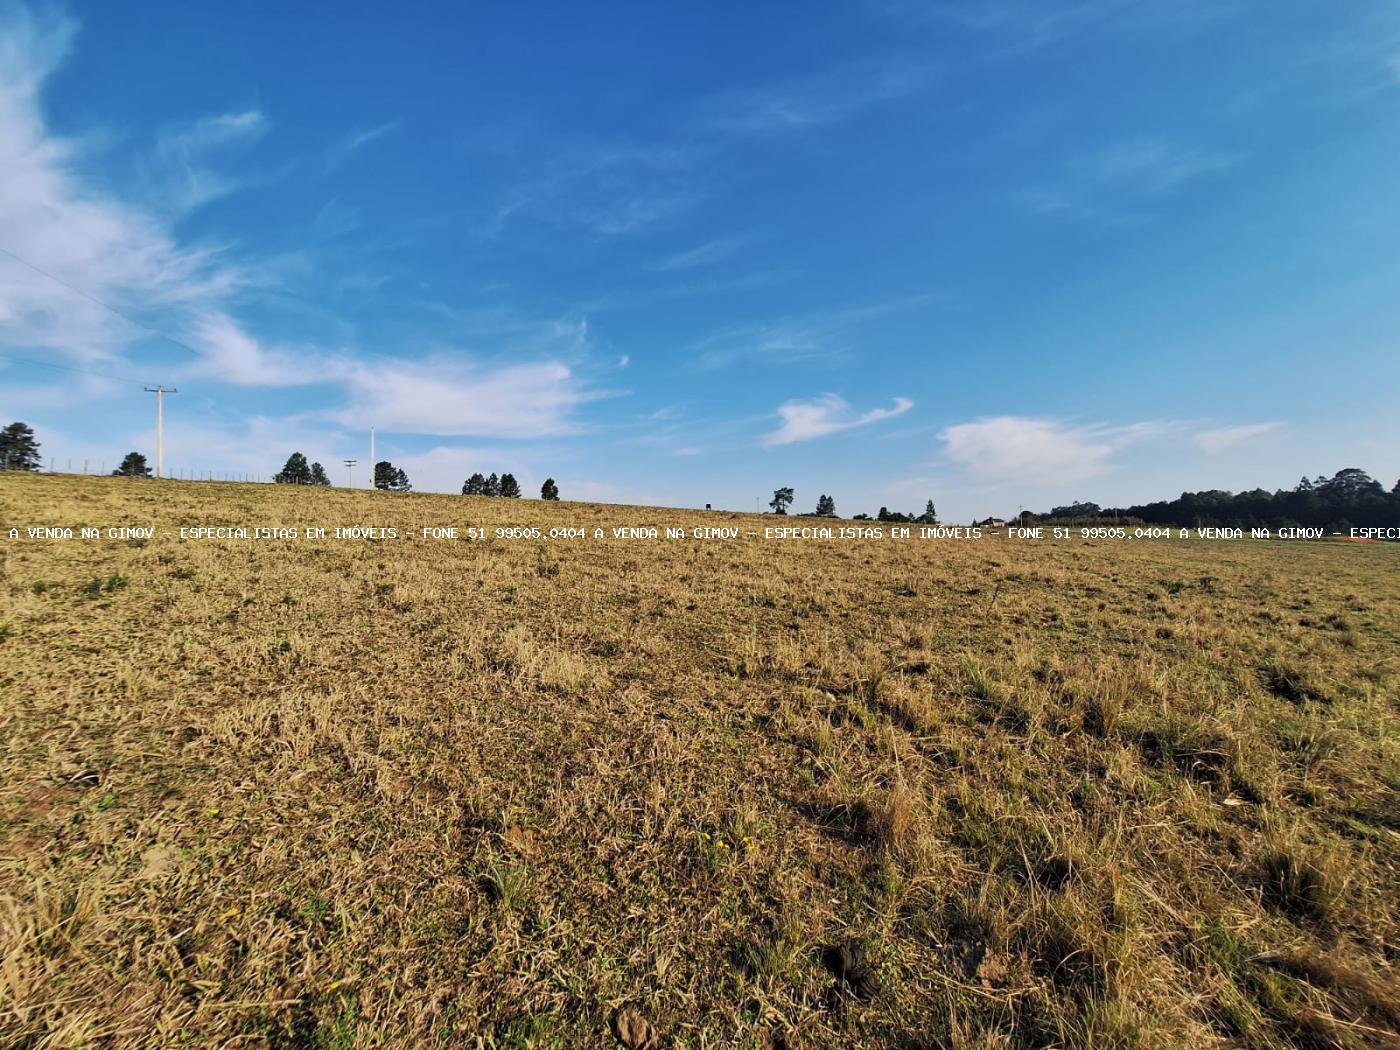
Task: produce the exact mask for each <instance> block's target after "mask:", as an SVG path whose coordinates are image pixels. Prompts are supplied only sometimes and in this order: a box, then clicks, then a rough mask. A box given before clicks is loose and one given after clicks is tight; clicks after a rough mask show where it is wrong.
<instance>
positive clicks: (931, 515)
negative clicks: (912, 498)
mask: <svg viewBox="0 0 1400 1050" xmlns="http://www.w3.org/2000/svg"><path fill="white" fill-rule="evenodd" d="M919 521H921V522H922V523H923V524H925V525H937V524H938V511H936V510H934V509H933V500H929V501H928V502H927V503H925V504H924V512H923V513H922V514H920V515H919Z"/></svg>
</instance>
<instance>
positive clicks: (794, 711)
mask: <svg viewBox="0 0 1400 1050" xmlns="http://www.w3.org/2000/svg"><path fill="white" fill-rule="evenodd" d="M747 520H748V519H742V518H739V517H738V516H733V517H731V516H730V515H721V514H700V513H693V512H673V511H646V510H638V509H629V508H622V507H604V506H592V505H585V504H571V503H564V504H555V505H545V504H541V503H538V502H535V501H520V502H517V501H503V500H486V499H479V498H471V499H468V498H463V497H446V496H420V495H410V496H395V495H390V494H380V493H364V492H359V493H350V492H344V491H336V490H332V491H317V490H304V489H296V490H293V489H284V488H270V487H261V486H239V485H218V484H203V485H200V484H181V483H172V482H150V481H146V482H142V481H130V480H125V479H71V478H69V479H64V478H51V477H40V476H14V475H8V476H4V477H0V525H3V526H5V527H8V526H10V525H25V524H44V525H71V526H75V527H76V526H79V525H83V524H90V525H103V526H105V525H112V524H155V525H158V526H162V527H177V526H179V525H206V524H241V523H248V524H267V525H309V524H320V525H328V526H333V525H337V524H347V525H349V524H376V525H395V526H397V527H399V528H400V529H401V530H403V531H407V532H408V533H409V536H410V538H408V539H401V540H397V541H393V542H352V541H335V540H328V541H325V542H321V543H314V542H307V541H296V542H283V543H277V542H273V543H262V544H258V543H249V542H237V541H230V542H217V541H215V542H203V543H192V542H183V543H182V542H179V541H178V540H175V539H169V538H162V537H159V536H157V538H154V539H152V540H151V541H149V542H140V541H130V542H127V541H115V542H113V541H103V542H100V543H83V542H81V541H73V542H67V543H56V542H37V541H36V542H31V541H27V540H26V541H19V542H9V541H5V540H3V539H0V559H3V561H0V568H2V569H3V573H2V574H0V733H3V739H4V743H5V748H4V758H3V763H4V764H3V768H0V774H2V775H0V953H3V955H2V956H0V1045H4V1046H14V1047H59V1046H79V1045H86V1046H122V1047H125V1046H143V1047H144V1046H180V1045H191V1046H259V1045H267V1046H296V1047H350V1046H357V1047H409V1046H424V1047H435V1046H441V1047H449V1046H450V1047H581V1046H609V1045H613V1040H614V1036H613V1034H612V1033H613V1030H614V1028H615V1027H616V1025H617V1023H618V1019H619V1018H620V1019H621V1021H620V1023H621V1024H623V1025H627V1024H631V1023H633V1018H634V1017H641V1018H643V1019H645V1020H646V1021H648V1022H650V1024H651V1025H652V1026H654V1028H655V1030H656V1032H657V1033H658V1035H659V1038H660V1044H661V1045H663V1046H674V1047H692V1048H699V1047H732V1046H740V1047H777V1046H789V1047H856V1046H866V1047H886V1046H888V1047H906V1048H914V1047H933V1046H952V1047H1012V1046H1113V1047H1117V1046H1163V1047H1166V1046H1182V1045H1192V1046H1197V1047H1207V1046H1216V1045H1243V1046H1257V1047H1320V1046H1340V1047H1361V1046H1372V1045H1396V1035H1395V1032H1396V1028H1397V1023H1400V1016H1397V1005H1396V1004H1397V1002H1400V991H1398V990H1397V981H1396V975H1395V971H1394V966H1395V960H1396V953H1397V944H1396V930H1397V921H1396V920H1397V906H1398V903H1400V871H1398V870H1397V853H1398V852H1400V851H1397V841H1398V840H1400V802H1398V801H1397V784H1398V783H1400V762H1398V761H1397V740H1400V734H1397V701H1396V692H1397V682H1398V681H1400V665H1397V653H1400V644H1398V642H1400V602H1398V601H1397V599H1400V571H1397V570H1398V569H1400V549H1397V548H1396V547H1395V546H1393V545H1390V546H1359V545H1343V544H1316V545H1304V544H1281V543H1259V544H1251V543H1173V544H1166V543H1140V544H1139V543H1114V542H1098V543H1092V544H1089V543H1083V542H1079V541H1075V542H1064V543H1049V544H1045V545H1043V546H1036V547H1030V546H1012V545H1008V544H1007V543H1005V542H1004V541H982V542H977V543H950V542H944V543H937V544H926V545H922V546H920V545H918V544H916V543H892V542H885V543H853V544H848V545H835V544H832V545H812V544H809V545H778V544H773V543H766V544H765V543H761V542H758V541H740V542H733V543H705V542H700V541H694V540H686V541H683V542H666V541H664V540H663V541H656V542H624V541H613V540H606V541H593V540H588V541H586V542H576V541H575V542H554V543H539V542H531V541H496V540H491V541H487V542H480V541H465V540H461V541H456V542H426V541H421V540H419V539H416V538H412V537H416V535H417V533H416V530H417V528H418V527H419V526H422V525H447V524H458V525H465V524H486V525H489V526H494V525H497V524H526V525H529V524H543V525H587V526H588V527H590V528H592V527H594V526H595V525H598V526H605V527H606V526H610V525H613V524H655V525H664V524H682V525H686V526H693V525H697V524H707V525H713V524H717V523H718V524H728V523H731V521H738V522H744V521H747ZM851 942H856V943H859V944H861V945H863V946H864V947H865V949H866V952H867V956H868V959H869V962H870V964H871V966H872V967H873V970H874V974H875V977H876V982H877V985H878V990H876V991H875V992H874V994H873V995H871V996H870V997H869V998H861V997H857V996H854V995H851V994H846V993H844V992H842V991H841V990H840V988H839V987H838V985H837V982H836V980H835V979H834V978H833V976H832V973H831V972H830V971H829V970H828V969H827V968H825V967H824V965H823V958H824V954H829V952H830V949H831V948H832V946H835V945H842V944H847V943H851ZM622 1007H630V1008H634V1009H635V1010H636V1014H635V1015H633V1014H619V1012H618V1011H619V1009H620V1008H622Z"/></svg>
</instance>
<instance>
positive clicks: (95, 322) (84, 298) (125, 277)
mask: <svg viewBox="0 0 1400 1050" xmlns="http://www.w3.org/2000/svg"><path fill="white" fill-rule="evenodd" d="M73 33H74V26H73V23H71V22H69V21H67V20H61V19H52V18H48V19H41V18H35V17H34V16H32V15H30V14H29V13H28V12H27V11H26V10H25V9H24V8H13V9H8V17H7V20H6V22H5V23H4V24H3V25H0V172H3V176H0V230H3V231H4V247H5V249H6V255H5V256H4V257H2V258H0V343H4V344H6V345H10V346H15V347H24V348H33V349H46V350H53V351H58V352H60V353H63V354H65V355H68V356H69V357H70V358H74V359H77V360H80V361H83V362H87V363H91V362H94V361H100V360H111V359H114V358H116V357H117V356H118V354H119V353H120V351H121V350H122V349H124V348H125V347H127V346H129V345H130V344H131V343H133V342H134V341H136V340H137V339H141V338H145V337H146V335H147V333H145V332H143V331H142V330H141V328H140V326H139V325H136V324H133V323H131V322H130V321H128V320H125V319H124V318H122V317H120V316H118V315H117V314H116V313H114V312H113V311H112V310H110V309H107V308H106V307H105V306H103V305H102V304H103V303H108V304H114V305H122V304H123V303H124V302H125V300H127V299H128V298H130V297H133V296H138V297H139V299H140V300H141V301H143V302H144V303H147V304H152V305H165V306H168V305H171V304H178V303H188V302H191V301H195V300H199V299H201V298H207V297H209V296H211V295H216V294H220V293H222V292H225V291H227V290H228V289H229V288H231V287H233V286H234V285H236V284H237V282H238V277H237V275H236V273H235V272H234V271H232V270H231V269H228V268H222V269H219V270H215V269H212V268H211V267H210V266H209V263H210V257H209V256H208V255H207V253H203V252H199V251H193V250H188V249H183V248H181V247H179V246H178V245H177V244H176V243H175V242H174V241H173V239H172V238H171V237H170V235H169V234H168V233H167V231H165V230H164V229H163V228H162V227H161V225H160V224H159V223H158V222H156V221H155V220H154V219H153V218H152V217H151V216H150V215H147V214H144V213H143V212H142V211H140V210H139V209H136V208H132V207H130V206H128V205H126V204H124V203H122V202H120V201H117V200H115V199H113V198H111V197H110V196H107V195H104V194H101V193H97V192H93V191H91V190H90V189H88V188H87V187H85V186H84V185H83V184H82V182H81V180H80V179H79V178H78V176H77V175H76V173H75V169H76V166H77V161H78V159H79V158H80V152H81V151H80V144H79V143H76V142H73V141H67V140H63V139H58V138H56V137H54V136H53V135H51V134H50V133H49V132H48V130H47V129H46V127H45V125H44V121H43V116H42V111H41V109H40V104H39V92H40V90H41V88H42V86H43V84H44V82H45V80H46V78H47V77H48V76H49V75H50V74H51V73H52V72H53V71H54V70H55V69H56V68H57V66H58V64H59V63H60V62H61V61H62V59H63V58H64V56H65V55H66V54H67V51H68V48H69V44H70V42H71V40H72V37H73ZM19 260H23V262H21V261H19ZM41 271H42V272H41ZM124 312H130V311H124Z"/></svg>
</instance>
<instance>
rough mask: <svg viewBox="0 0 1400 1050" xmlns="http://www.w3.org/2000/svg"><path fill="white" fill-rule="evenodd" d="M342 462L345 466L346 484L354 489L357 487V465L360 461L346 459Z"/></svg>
mask: <svg viewBox="0 0 1400 1050" xmlns="http://www.w3.org/2000/svg"><path fill="white" fill-rule="evenodd" d="M341 462H342V463H344V464H345V478H346V482H345V483H346V485H347V486H348V487H350V488H352V489H353V488H354V487H355V464H356V463H358V462H360V461H359V460H358V459H345V460H341Z"/></svg>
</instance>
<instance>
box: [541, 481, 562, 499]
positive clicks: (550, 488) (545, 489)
mask: <svg viewBox="0 0 1400 1050" xmlns="http://www.w3.org/2000/svg"><path fill="white" fill-rule="evenodd" d="M558 498H559V486H558V485H556V484H554V479H553V478H545V479H544V484H543V485H541V486H540V499H547V500H557V499H558Z"/></svg>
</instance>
